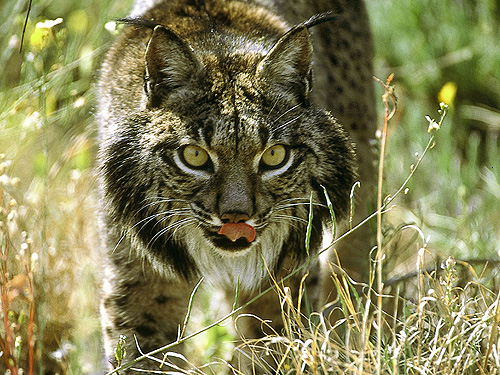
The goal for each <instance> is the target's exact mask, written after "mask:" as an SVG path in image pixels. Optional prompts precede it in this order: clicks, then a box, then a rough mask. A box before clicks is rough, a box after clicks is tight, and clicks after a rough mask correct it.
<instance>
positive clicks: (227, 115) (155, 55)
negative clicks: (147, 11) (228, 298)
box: [100, 22, 355, 289]
mask: <svg viewBox="0 0 500 375" xmlns="http://www.w3.org/2000/svg"><path fill="white" fill-rule="evenodd" d="M235 25H236V22H235V23H234V24H231V25H230V26H227V23H225V24H224V26H223V27H222V26H221V27H213V23H212V24H211V28H210V29H207V30H201V31H200V30H196V31H194V32H191V33H186V32H184V33H180V32H176V31H174V30H173V29H172V28H170V27H167V26H164V25H159V24H157V25H154V27H151V29H152V31H148V33H149V34H147V38H143V40H145V41H146V43H143V45H144V47H141V48H142V50H141V51H142V52H141V53H136V54H135V55H133V56H134V57H133V58H129V59H128V60H127V61H125V62H123V63H121V65H119V66H120V67H119V68H117V69H113V67H109V66H108V68H105V72H104V76H105V78H104V80H105V82H106V84H107V85H111V86H113V88H112V89H111V90H110V91H109V93H106V90H103V89H101V95H102V97H103V99H102V101H103V102H104V103H110V104H109V105H107V104H105V105H103V108H101V118H103V117H107V119H103V120H102V123H103V124H104V125H103V126H102V129H101V139H102V146H101V151H100V159H101V176H102V182H103V190H104V197H105V200H106V201H107V202H108V216H109V218H110V221H111V222H113V223H114V225H116V226H117V227H118V228H119V229H120V230H121V231H122V232H123V233H124V234H125V236H126V237H127V238H128V239H129V240H130V241H131V243H133V244H134V247H135V248H136V249H138V251H139V253H140V254H141V255H143V256H145V257H146V258H147V259H149V260H150V261H151V262H152V263H153V264H155V265H156V267H157V268H158V269H160V270H163V271H174V272H177V273H180V274H182V275H184V276H185V277H190V276H193V275H197V274H200V273H201V274H207V273H215V276H216V278H218V279H219V280H218V281H217V282H222V283H225V284H227V283H229V284H230V283H234V282H235V281H236V280H237V279H238V278H239V279H240V281H241V282H242V285H243V286H244V287H246V288H249V289H250V288H252V287H255V286H256V285H258V283H260V280H261V279H262V277H265V274H263V273H262V272H265V271H263V269H264V267H263V262H265V265H266V267H267V268H268V269H270V270H273V269H276V268H277V267H279V265H280V262H281V261H282V260H283V259H284V258H285V257H286V256H292V258H293V259H301V258H303V257H305V256H306V251H305V246H304V243H305V232H306V227H307V222H308V216H309V200H310V196H311V193H312V194H313V201H314V205H313V207H314V220H313V231H312V237H311V251H313V250H314V249H317V248H318V247H319V245H320V243H321V238H322V229H323V226H324V225H323V224H324V222H325V221H326V220H327V219H329V217H330V215H329V211H328V208H327V207H326V205H325V195H324V189H326V191H327V192H328V195H329V197H330V199H331V201H332V203H333V207H334V210H335V214H336V216H337V218H341V217H342V216H344V214H345V213H346V211H347V208H348V205H349V193H350V189H351V186H352V184H353V183H354V181H355V161H354V159H355V157H354V151H353V149H352V146H351V143H350V141H349V139H348V137H347V135H346V133H345V132H344V131H343V129H342V128H341V126H340V125H339V124H338V123H336V121H335V119H334V118H333V117H332V116H331V115H330V114H329V113H328V112H326V111H323V110H318V109H316V108H314V107H313V106H312V105H311V103H310V100H309V96H310V95H309V94H310V91H311V82H312V75H311V66H312V46H311V41H310V36H309V32H308V29H307V27H306V26H305V25H299V26H297V27H294V28H292V29H290V30H289V31H288V32H284V33H283V32H280V33H278V32H277V31H276V30H274V31H272V32H271V31H269V30H267V31H266V32H265V33H263V32H259V30H256V31H252V32H250V31H248V32H242V31H241V30H236V29H234V28H235V27H236V26H235ZM138 44H139V43H138ZM137 48H140V47H137ZM124 54H125V57H123V60H126V59H127V57H126V56H127V52H126V51H125V53H124ZM131 63H133V64H134V67H133V68H131V67H130V64H131ZM131 71H132V73H131ZM133 72H135V73H133ZM127 74H128V75H131V74H132V75H134V78H133V79H131V80H130V81H127V82H129V83H126V84H125V83H123V79H124V76H126V75H127ZM110 82H111V83H110ZM120 82H122V83H120ZM130 82H131V83H130ZM120 84H121V85H122V86H120ZM113 90H114V91H113ZM126 90H129V91H130V92H131V93H130V94H127V95H128V96H129V97H130V98H131V99H130V100H129V101H128V102H127V104H126V105H123V103H121V104H120V101H119V100H117V99H113V98H114V97H116V96H117V95H119V94H120V93H123V92H125V91H126ZM106 105H107V107H106ZM104 107H105V108H104ZM103 114H104V115H103ZM323 188H324V189H323ZM214 282H216V281H214Z"/></svg>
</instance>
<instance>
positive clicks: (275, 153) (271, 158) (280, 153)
mask: <svg viewBox="0 0 500 375" xmlns="http://www.w3.org/2000/svg"><path fill="white" fill-rule="evenodd" d="M287 154H288V153H287V150H286V148H285V146H283V145H276V146H272V147H269V148H268V149H267V150H266V151H265V152H264V154H262V159H261V160H262V162H263V163H264V164H265V165H266V166H267V167H278V166H281V164H283V162H284V161H285V159H286V157H287Z"/></svg>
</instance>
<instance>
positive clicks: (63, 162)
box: [0, 0, 500, 374]
mask: <svg viewBox="0 0 500 375" xmlns="http://www.w3.org/2000/svg"><path fill="white" fill-rule="evenodd" d="M131 3H132V2H131V0H127V1H110V0H103V1H98V0H90V1H88V0H87V1H80V0H77V1H67V0H52V1H48V0H34V1H33V4H32V7H31V13H30V17H29V21H28V24H27V28H26V33H25V38H24V44H23V49H22V51H21V52H19V51H20V43H21V37H22V29H23V24H24V20H25V16H26V11H27V8H28V1H25V0H3V1H2V2H1V3H0V25H1V29H0V30H1V31H0V66H1V67H2V70H3V71H2V72H1V74H0V88H1V91H0V153H1V154H3V155H1V160H0V163H1V164H0V184H1V186H0V187H1V193H2V195H1V197H0V198H1V209H2V211H1V218H0V221H3V222H4V223H6V225H4V226H3V227H2V228H4V229H3V230H4V232H3V235H4V237H5V234H6V233H7V234H8V237H9V243H10V244H11V252H10V255H9V263H8V265H9V270H8V276H9V277H10V278H13V277H14V276H15V275H17V274H21V273H22V272H23V262H22V261H21V260H22V259H28V260H29V261H30V262H31V263H30V264H31V267H32V271H33V275H34V280H35V301H36V304H35V305H36V314H37V315H36V316H37V318H36V319H37V328H36V331H35V333H36V335H37V338H39V339H40V338H41V337H43V345H38V348H39V349H38V350H39V352H38V353H37V355H40V356H43V358H44V360H43V363H44V366H45V370H46V371H47V372H51V373H55V372H59V373H71V374H80V373H86V374H88V373H95V372H98V371H100V368H101V367H100V366H101V365H102V364H101V349H100V327H99V321H98V308H99V307H98V306H99V294H98V280H99V279H100V273H101V269H100V266H101V265H102V262H101V261H100V259H99V257H100V256H101V255H100V253H99V252H98V250H97V247H98V233H97V225H96V220H97V219H96V210H97V206H98V202H97V198H96V192H95V176H94V170H93V167H94V158H95V151H96V142H95V135H96V125H95V119H94V113H95V82H96V76H97V75H98V70H99V64H100V61H101V60H102V58H103V55H104V52H105V50H106V49H107V47H108V46H109V43H110V41H111V40H112V39H113V36H114V35H115V34H116V33H117V31H116V30H115V28H114V26H115V25H114V24H113V22H111V21H112V18H113V17H123V16H125V15H126V14H127V13H128V11H129V9H130V8H131ZM367 6H368V9H369V14H370V17H371V22H372V28H373V33H374V39H375V47H376V59H375V75H376V76H377V77H379V78H380V79H382V80H385V79H386V78H387V76H388V75H389V74H390V73H395V80H394V82H393V83H394V85H395V87H396V94H397V96H398V98H399V106H398V112H397V114H396V116H395V118H394V119H393V120H392V121H391V123H390V125H389V138H388V142H389V145H388V152H387V167H386V170H385V176H386V177H385V180H384V183H385V190H384V193H385V194H390V193H392V192H394V191H395V190H396V189H397V188H398V187H399V186H400V184H401V183H402V182H403V181H404V179H405V178H406V177H407V176H408V174H409V173H410V166H411V165H412V164H414V163H415V162H416V160H417V156H416V153H421V152H422V150H423V148H424V147H425V145H426V143H427V141H428V139H429V136H428V134H427V127H428V122H427V121H426V120H425V116H426V115H430V116H431V117H433V118H437V117H438V115H437V112H436V111H437V109H438V108H439V106H438V103H439V102H440V101H445V102H447V103H448V104H449V105H450V113H449V115H448V117H447V118H446V120H445V123H444V126H443V128H442V129H441V130H440V131H439V133H438V135H437V138H436V145H435V147H434V148H433V149H432V150H431V152H430V153H429V155H428V156H427V157H426V158H425V159H424V161H423V163H422V166H421V168H420V169H419V170H418V172H417V174H416V175H415V177H414V178H413V179H412V180H411V182H410V185H409V191H408V192H407V194H405V195H404V196H403V197H402V198H400V199H399V200H398V201H397V208H395V209H394V210H393V211H392V212H391V213H390V215H389V217H388V220H387V224H386V228H385V229H386V233H387V235H388V236H389V235H390V233H391V231H394V228H395V227H397V226H399V225H400V224H402V223H415V224H416V225H418V226H419V227H420V228H421V229H422V230H423V232H424V234H425V236H426V237H428V239H429V246H428V248H429V249H430V250H431V251H433V252H435V253H436V254H442V255H443V256H447V255H453V256H455V257H457V258H461V259H474V258H482V259H484V258H486V259H498V256H499V251H500V178H499V171H500V152H499V131H500V42H499V41H500V26H499V25H500V2H499V1H495V0H477V1H474V0H441V1H431V0H407V1H399V2H394V1H389V0H377V1H368V2H367ZM381 94H382V89H381V88H378V89H377V100H380V95H381ZM379 108H380V112H382V102H381V100H380V105H379ZM381 125H382V115H381V116H380V126H381ZM14 200H15V201H14ZM26 236H28V237H29V241H28V242H29V249H28V250H29V252H30V253H29V254H28V255H26V254H24V253H22V252H21V251H20V249H21V248H23V243H26ZM2 246H4V245H2ZM4 250H5V248H4V247H2V251H4ZM27 305H28V302H27V301H26V300H23V299H22V298H20V297H17V298H13V299H12V301H11V305H10V309H11V310H12V312H13V317H12V319H11V323H12V322H13V323H12V327H11V329H13V330H14V331H15V332H17V333H18V334H19V335H20V336H22V334H24V333H25V332H26V327H25V325H26V324H25V323H22V321H21V320H20V316H21V315H22V314H21V313H22V311H23V309H26V306H27ZM16 319H17V320H16ZM215 335H218V333H216V334H215ZM217 337H218V336H217ZM217 337H215V338H213V340H216V339H217ZM39 342H40V343H41V340H40V341H39ZM25 352H26V345H24V346H23V347H22V349H21V353H23V355H24V354H25ZM0 362H1V361H0ZM2 369H3V367H1V366H0V370H2ZM2 372H3V371H2Z"/></svg>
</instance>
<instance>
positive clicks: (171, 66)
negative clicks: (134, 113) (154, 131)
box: [145, 25, 201, 106]
mask: <svg viewBox="0 0 500 375" xmlns="http://www.w3.org/2000/svg"><path fill="white" fill-rule="evenodd" d="M200 70H201V63H200V61H199V60H198V58H197V57H196V56H195V54H194V53H193V51H192V49H191V47H190V46H189V45H188V44H187V42H186V41H184V40H183V39H182V38H181V37H180V36H178V35H177V34H176V33H175V32H173V31H172V30H170V29H169V28H167V27H165V26H161V25H158V26H156V27H155V28H154V30H153V35H152V36H151V39H150V40H149V43H148V46H147V49H146V75H145V89H146V93H147V95H148V97H149V103H150V105H152V106H155V105H158V103H159V102H160V101H161V99H162V98H164V97H166V96H167V95H168V94H169V93H170V92H172V91H173V90H175V89H178V88H180V87H183V86H185V85H187V84H188V82H189V81H190V79H191V78H192V77H193V76H194V74H196V73H197V72H199V71H200Z"/></svg>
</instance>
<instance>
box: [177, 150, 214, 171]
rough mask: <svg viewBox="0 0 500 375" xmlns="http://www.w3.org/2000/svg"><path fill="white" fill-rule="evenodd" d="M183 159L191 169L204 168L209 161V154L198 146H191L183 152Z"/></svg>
mask: <svg viewBox="0 0 500 375" xmlns="http://www.w3.org/2000/svg"><path fill="white" fill-rule="evenodd" d="M182 157H183V159H184V161H185V162H186V164H188V165H189V166H190V167H194V168H199V167H203V166H204V165H205V164H206V163H207V162H208V160H209V156H208V152H206V151H205V150H204V149H202V148H201V147H198V146H193V145H189V146H186V147H184V149H183V150H182Z"/></svg>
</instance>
